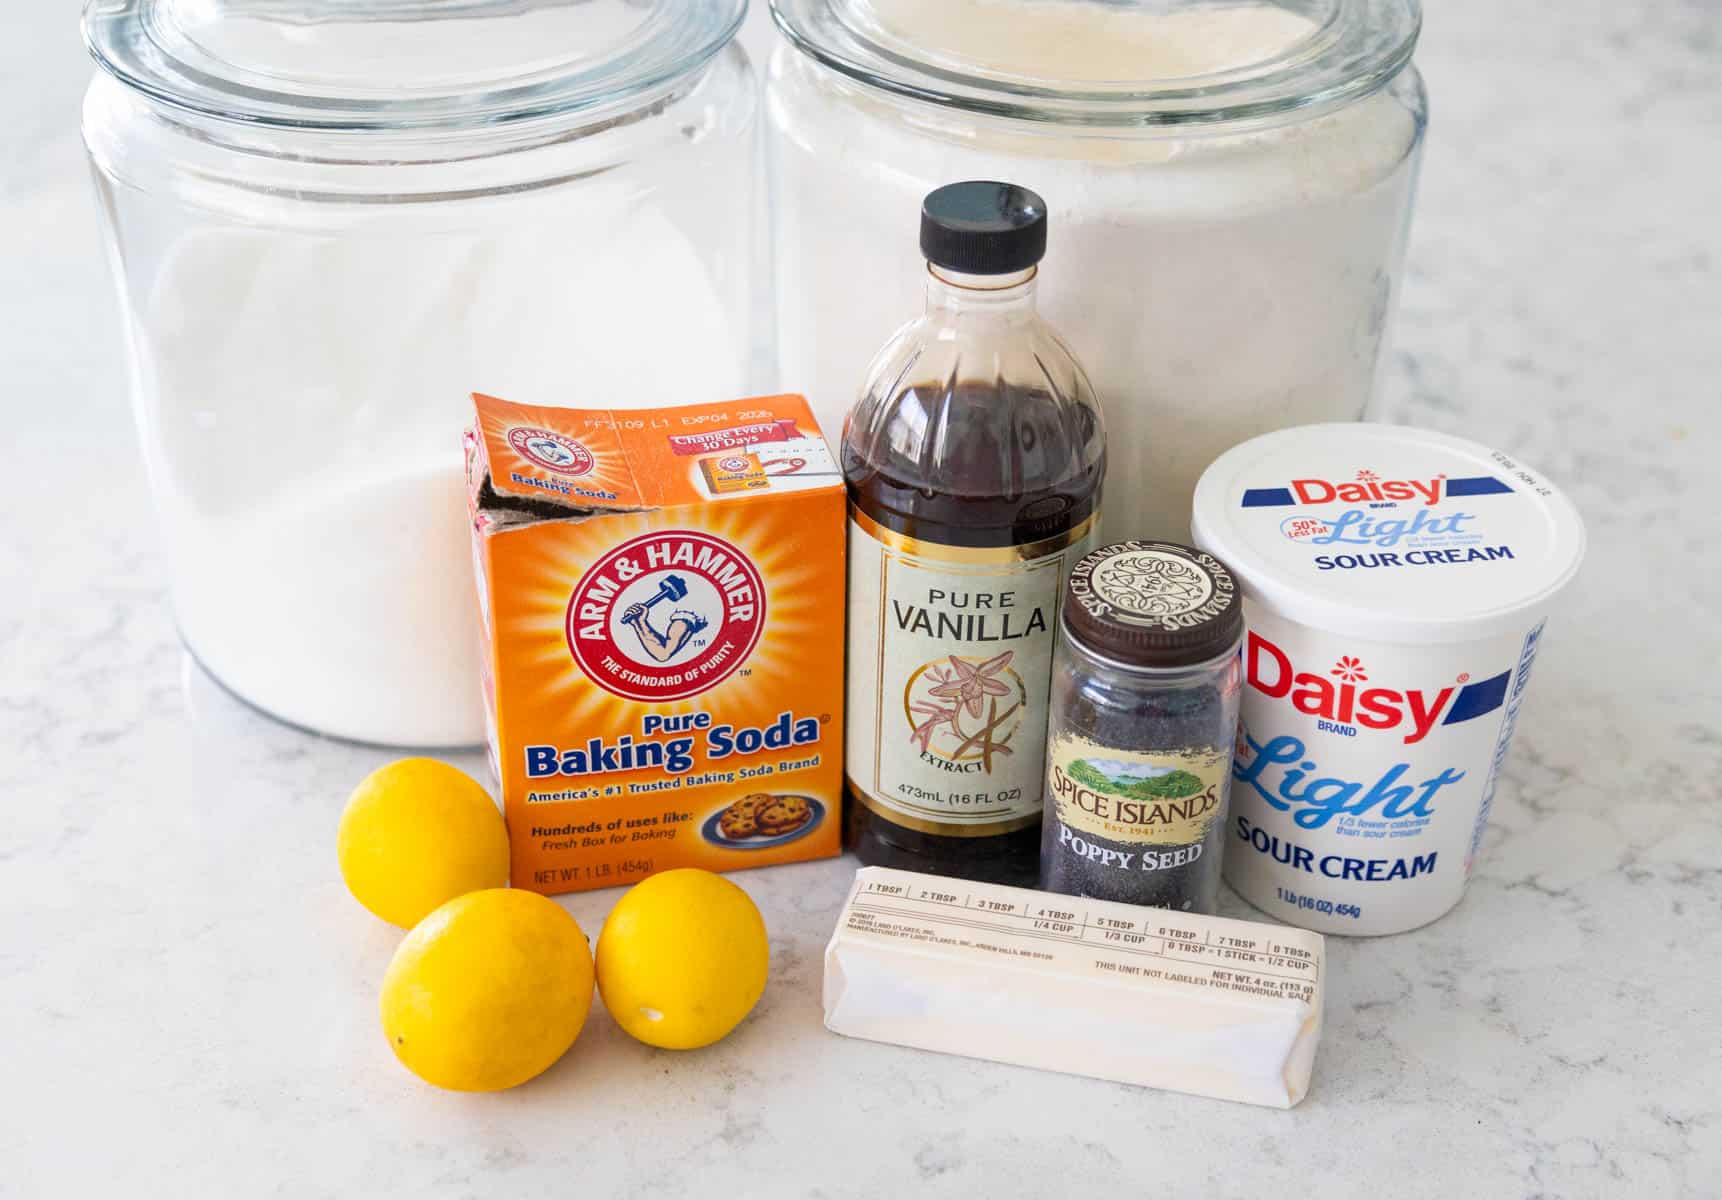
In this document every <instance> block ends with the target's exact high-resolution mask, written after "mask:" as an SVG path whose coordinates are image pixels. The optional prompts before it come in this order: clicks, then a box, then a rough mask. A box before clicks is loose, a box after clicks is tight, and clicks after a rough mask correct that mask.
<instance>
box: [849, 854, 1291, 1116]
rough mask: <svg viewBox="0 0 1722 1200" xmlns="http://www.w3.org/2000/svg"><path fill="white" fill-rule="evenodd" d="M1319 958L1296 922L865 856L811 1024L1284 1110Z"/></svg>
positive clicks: (1288, 1103)
mask: <svg viewBox="0 0 1722 1200" xmlns="http://www.w3.org/2000/svg"><path fill="white" fill-rule="evenodd" d="M1323 964H1324V954H1323V943H1322V937H1321V935H1320V934H1318V933H1311V932H1309V931H1308V930H1305V929H1292V928H1289V927H1286V926H1281V925H1265V924H1258V923H1256V922H1254V921H1233V920H1229V919H1227V918H1225V917H1204V916H1198V915H1196V914H1194V913H1181V912H1172V911H1169V910H1167V909H1159V908H1139V907H1137V906H1135V905H1132V904H1116V903H1113V902H1110V901H1105V900H1085V899H1082V898H1080V897H1076V896H1061V895H1055V894H1051V893H1048V892H1034V891H1029V890H1027V889H1025V888H1013V887H1001V886H998V885H996V884H986V883H971V882H968V881H966V880H957V879H943V878H940V877H938V876H934V875H921V874H918V873H916V872H913V871H892V870H887V869H885V868H883V867H863V868H862V869H861V870H859V871H857V872H856V873H855V885H854V887H853V888H852V889H851V890H850V892H849V899H848V901H847V902H846V903H845V904H844V906H843V912H842V913H841V914H840V915H839V917H838V919H837V928H836V930H835V931H834V932H833V933H832V935H831V943H830V945H828V946H827V947H826V948H825V1027H826V1028H827V1029H830V1030H831V1031H832V1032H833V1033H841V1034H845V1035H847V1036H849V1037H858V1038H868V1039H870V1040H872V1041H878V1042H892V1043H895V1044H897V1045H901V1046H915V1047H918V1048H920V1049H923V1050H938V1051H942V1052H944V1053H947V1054H962V1055H966V1056H968V1057H970V1058H985V1059H991V1060H992V1061H994V1062H1003V1063H1015V1064H1017V1065H1019V1066H1025V1067H1040V1068H1042V1069H1044V1070H1049V1071H1065V1072H1069V1073H1071V1074H1076V1075H1091V1076H1094V1077H1096V1078H1100V1079H1113V1080H1117V1081H1118V1082H1120V1083H1134V1084H1141V1085H1143V1086H1145V1087H1156V1088H1166V1089H1169V1090H1171V1091H1177V1092H1190V1093H1193V1094H1195V1095H1198V1096H1213V1097H1215V1098H1217V1099H1221V1100H1241V1101H1244V1102H1246V1103H1249V1104H1266V1105H1271V1106H1273V1107H1275V1108H1290V1107H1291V1106H1292V1105H1294V1104H1296V1103H1297V1102H1298V1101H1299V1100H1302V1099H1303V1097H1304V1094H1305V1093H1306V1092H1307V1091H1308V1090H1309V1076H1310V1069H1311V1067H1312V1066H1313V1065H1314V1063H1315V1048H1316V1043H1317V1042H1318V1041H1319V1040H1320V1038H1321V1002H1322V976H1323V974H1324V965H1323Z"/></svg>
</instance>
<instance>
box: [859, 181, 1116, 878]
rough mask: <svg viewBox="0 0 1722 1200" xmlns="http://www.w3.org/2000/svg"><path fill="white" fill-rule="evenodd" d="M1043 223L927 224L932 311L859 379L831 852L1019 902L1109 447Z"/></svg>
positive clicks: (1016, 216)
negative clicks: (1072, 604)
mask: <svg viewBox="0 0 1722 1200" xmlns="http://www.w3.org/2000/svg"><path fill="white" fill-rule="evenodd" d="M1046 241H1047V218H1046V205H1045V203H1044V202H1043V201H1042V200H1041V198H1040V197H1039V196H1037V195H1036V194H1035V193H1033V192H1031V191H1029V190H1028V189H1026V188H1021V187H1016V186H1013V185H1011V184H1008V183H995V182H966V183H955V184H951V185H949V186H947V187H942V188H939V189H938V190H937V191H934V192H933V193H931V194H930V195H929V196H928V197H927V198H926V201H925V202H924V204H923V206H922V211H921V250H922V253H923V255H924V256H925V257H926V259H927V282H926V310H925V312H924V314H923V315H922V316H921V317H920V318H918V319H917V320H914V321H912V322H910V323H909V324H908V325H906V326H904V327H903V328H902V329H901V330H899V331H898V332H897V334H896V335H895V336H894V337H893V338H892V339H891V340H890V342H888V343H887V344H886V345H885V347H884V349H882V350H881V351H880V352H879V354H878V356H877V357H876V358H875V359H874V361H873V364H872V367H871V368H870V370H869V373H868V382H867V384H866V386H865V388H864V389H863V392H862V395H861V398H860V400H859V401H857V403H856V404H855V406H854V408H853V409H851V411H850V413H849V417H848V420H847V421H846V422H845V423H844V431H843V472H844V477H845V479H846V480H847V482H848V487H849V517H850V524H849V561H850V567H849V624H848V628H849V635H848V638H849V640H848V706H847V718H846V720H847V725H846V729H845V755H846V767H845V771H846V775H847V779H846V783H847V789H848V800H847V804H846V813H845V816H846V833H847V841H848V844H849V846H850V847H851V848H852V849H853V850H854V851H855V852H856V854H857V855H858V856H859V857H860V859H861V861H862V862H864V863H867V864H870V865H878V866H889V867H902V868H906V869H910V870H918V871H927V872H932V873H935V874H941V875H952V876H959V877H963V878H970V879H979V880H986V881H990V882H999V883H1010V884H1017V885H1022V886H1033V884H1034V883H1035V879H1036V875H1037V871H1038V856H1039V846H1040V824H1041V802H1042V792H1043V786H1044V780H1045V774H1044V772H1045V758H1046V728H1047V696H1048V689H1049V684H1050V679H1051V663H1052V651H1053V645H1054V641H1055V635H1056V632H1057V629H1058V624H1059V605H1060V603H1061V597H1062V595H1063V586H1062V585H1063V581H1064V575H1065V572H1066V570H1067V568H1068V567H1069V565H1070V564H1072V563H1075V562H1076V561H1077V560H1078V559H1080V558H1082V557H1083V555H1084V554H1086V553H1087V552H1088V550H1089V549H1090V548H1091V546H1092V545H1093V542H1094V537H1095V534H1096V523H1097V517H1098V512H1099V505H1100V489H1101V481H1102V478H1103V477H1104V474H1105V469H1106V457H1105V431H1104V426H1103V424H1102V421H1101V416H1100V409H1099V407H1098V405H1097V403H1096V401H1095V397H1094V390H1093V387H1092V386H1091V385H1090V384H1089V381H1088V376H1087V375H1086V374H1085V373H1084V371H1083V369H1082V367H1081V366H1080V364H1078V363H1077V361H1076V359H1075V357H1074V355H1072V354H1071V352H1070V350H1069V348H1068V347H1067V346H1066V345H1065V344H1064V342H1063V341H1062V340H1061V339H1060V338H1059V337H1058V335H1057V334H1056V333H1054V332H1053V330H1052V329H1051V328H1050V327H1049V326H1048V325H1047V324H1046V322H1045V321H1044V320H1042V319H1041V317H1040V315H1039V313H1038V312H1037V311H1036V308H1035V281H1036V274H1037V272H1038V270H1039V263H1040V261H1041V258H1042V257H1043V255H1044V254H1045V251H1046Z"/></svg>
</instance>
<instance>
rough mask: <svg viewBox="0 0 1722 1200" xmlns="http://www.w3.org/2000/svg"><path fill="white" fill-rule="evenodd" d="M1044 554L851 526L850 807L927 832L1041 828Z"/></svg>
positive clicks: (1061, 557) (1047, 619) (1068, 550)
mask: <svg viewBox="0 0 1722 1200" xmlns="http://www.w3.org/2000/svg"><path fill="white" fill-rule="evenodd" d="M1072 534H1073V535H1074V536H1073V538H1068V539H1067V538H1062V537H1061V538H1058V539H1055V541H1057V542H1059V543H1062V544H1059V545H1054V546H1034V547H1004V548H974V547H962V546H945V545H940V544H936V543H929V542H923V541H919V540H917V539H913V538H908V537H904V536H902V535H898V534H894V533H890V532H888V531H885V530H882V529H880V528H878V527H877V526H874V525H873V524H872V522H870V521H868V522H866V524H863V523H862V522H861V521H859V520H852V521H851V522H850V526H849V553H850V574H849V627H850V631H851V634H850V647H851V650H850V658H849V664H848V676H849V682H848V688H849V701H850V708H849V722H848V730H847V734H846V758H847V770H848V774H849V778H850V783H851V786H852V788H853V790H854V792H855V793H856V795H857V796H858V797H859V798H860V800H861V802H862V803H863V804H865V805H867V806H868V807H869V808H871V809H872V810H873V811H874V812H876V813H878V814H880V815H881V816H883V817H885V818H887V819H888V820H891V821H893V822H895V823H897V824H899V825H903V826H906V827H908V828H910V829H917V830H920V831H922V832H925V833H937V834H945V835H947V836H958V837H962V836H968V837H982V836H990V835H994V834H1000V833H1008V832H1010V831H1012V830H1017V829H1023V828H1026V827H1028V826H1030V825H1033V824H1035V823H1036V822H1037V821H1039V820H1040V813H1041V789H1042V783H1043V780H1044V777H1045V776H1044V770H1045V765H1046V697H1047V688H1048V686H1049V682H1050V677H1051V664H1052V648H1053V641H1054V633H1055V631H1056V630H1057V628H1058V612H1059V600H1060V589H1061V584H1062V582H1063V577H1064V571H1065V568H1066V566H1067V565H1068V564H1069V563H1072V562H1074V561H1076V560H1077V559H1078V558H1080V557H1082V555H1083V554H1084V553H1086V552H1087V548H1088V539H1087V536H1086V535H1087V528H1086V527H1083V528H1079V529H1077V530H1073V531H1072Z"/></svg>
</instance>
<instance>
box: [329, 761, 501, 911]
mask: <svg viewBox="0 0 1722 1200" xmlns="http://www.w3.org/2000/svg"><path fill="white" fill-rule="evenodd" d="M337 851H338V854H339V856H340V860H341V877H342V878H343V879H345V880H346V881H347V888H348V890H349V891H351V892H352V893H353V897H354V899H356V900H358V902H359V903H360V904H363V905H364V906H365V907H366V908H368V909H370V910H371V911H372V912H373V913H375V914H376V915H377V916H379V917H381V918H382V919H383V920H385V921H388V922H391V923H392V924H395V925H399V926H400V927H401V928H403V929H411V928H412V927H413V926H414V925H417V924H418V923H419V921H420V920H422V919H423V918H424V916H425V914H427V913H429V912H430V911H431V910H432V909H433V908H436V907H437V906H438V905H439V904H442V903H444V902H445V901H449V900H453V899H454V898H455V897H456V896H461V895H465V894H466V893H467V892H476V891H478V890H479V889H480V888H494V887H501V886H502V885H503V884H505V883H507V882H508V827H507V826H506V825H504V824H503V821H502V814H501V813H500V812H498V811H497V809H496V805H495V804H494V803H492V802H491V799H490V794H489V793H488V792H486V791H485V790H484V789H483V788H482V787H480V786H479V785H478V784H477V783H476V782H474V780H473V778H472V777H471V776H470V775H468V774H467V773H466V772H464V771H461V770H459V769H457V768H455V767H451V766H449V765H448V764H447V763H443V762H438V761H437V760H436V759H434V758H403V759H401V760H400V761H399V762H393V763H390V764H389V765H388V766H386V767H380V768H378V769H377V770H375V771H372V772H371V773H370V774H369V775H367V776H366V777H365V779H364V782H362V783H360V784H359V786H358V787H357V788H355V789H354V790H353V795H352V798H351V799H349V800H348V801H347V807H346V810H345V811H344V812H342V813H341V831H340V834H339V835H338V838H337Z"/></svg>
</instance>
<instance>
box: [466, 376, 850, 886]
mask: <svg viewBox="0 0 1722 1200" xmlns="http://www.w3.org/2000/svg"><path fill="white" fill-rule="evenodd" d="M473 400H474V404H475V407H476V410H477V420H476V422H475V423H474V426H473V428H472V430H471V431H470V432H469V433H468V434H467V482H468V495H469V507H470V510H471V514H472V528H473V550H474V554H475V557H476V560H477V562H476V566H477V570H478V582H479V601H480V611H481V616H482V619H483V624H484V629H485V636H486V640H487V646H486V655H485V680H484V686H485V692H486V698H487V699H488V701H489V710H490V718H491V723H490V729H489V735H490V750H491V758H492V765H493V767H494V768H495V770H496V773H497V776H498V778H499V779H500V780H501V781H502V794H503V801H504V806H505V808H506V811H507V816H508V833H509V838H510V842H511V845H512V849H513V870H512V882H513V885H514V886H515V887H523V888H530V889H531V890H533V891H537V892H546V893H549V892H568V891H579V890H582V889H586V888H599V887H609V886H612V885H615V884H624V883H630V882H633V881H635V880H637V879H640V878H642V877H643V876H646V875H650V874H651V873H653V872H654V871H663V870H667V869H669V868H671V867H704V868H706V869H708V870H713V871H733V870H739V869H741V868H743V867H758V866H767V865H770V864H774V863H785V862H795V861H799V860H801V859H808V858H823V857H828V856H830V855H833V854H836V853H837V851H838V844H839V824H840V816H841V796H842V791H841V789H842V769H843V763H842V744H843V614H844V582H843V567H844V564H843V553H844V525H843V521H844V490H843V481H842V476H841V475H840V473H839V472H838V470H837V467H836V464H835V463H834V462H833V461H832V459H831V456H830V454H829V452H828V451H827V450H826V447H825V441H824V438H823V437H822V436H821V435H820V432H819V429H818V427H817V426H816V425H815V424H814V421H813V417H812V414H811V413H810V411H809V410H808V407H807V402H806V401H805V400H803V399H802V398H801V397H800V396H770V397H766V398H764V399H758V400H744V401H738V402H736V403H734V404H714V405H694V406H687V407H681V408H664V409H655V410H647V411H616V412H610V411H603V410H581V409H563V408H536V407H528V406H525V405H520V404H510V403H508V402H506V401H503V400H497V399H494V398H492V397H489V396H482V395H479V396H474V398H473Z"/></svg>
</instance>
